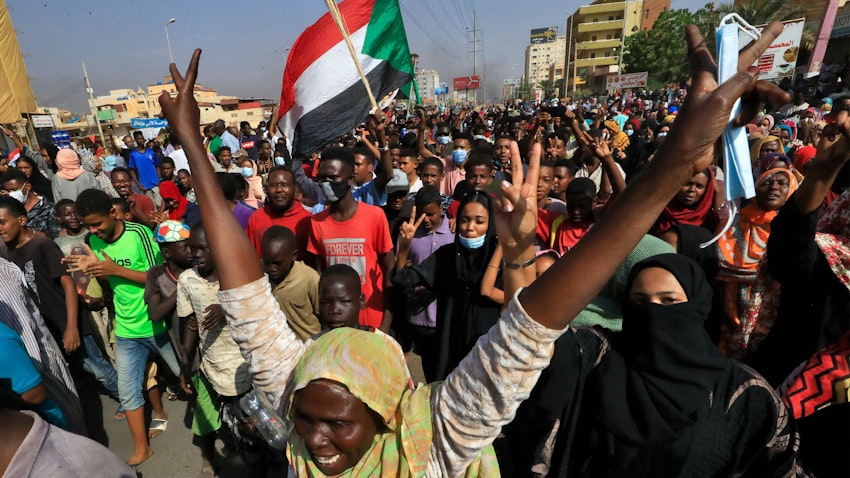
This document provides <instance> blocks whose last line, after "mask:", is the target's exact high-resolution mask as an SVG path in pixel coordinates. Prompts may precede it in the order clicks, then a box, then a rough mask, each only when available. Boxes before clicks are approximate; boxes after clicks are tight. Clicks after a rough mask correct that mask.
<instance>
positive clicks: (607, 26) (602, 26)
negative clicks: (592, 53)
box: [578, 19, 625, 33]
mask: <svg viewBox="0 0 850 478" xmlns="http://www.w3.org/2000/svg"><path fill="white" fill-rule="evenodd" d="M624 24H625V23H624V21H623V20H622V19H620V20H606V21H604V22H595V23H579V24H578V32H579V33H596V32H604V31H618V30H619V31H622V30H623V26H624Z"/></svg>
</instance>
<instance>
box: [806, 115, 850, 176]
mask: <svg viewBox="0 0 850 478" xmlns="http://www.w3.org/2000/svg"><path fill="white" fill-rule="evenodd" d="M848 159H850V113H848V112H847V111H840V112H839V113H838V115H837V116H836V118H835V123H832V124H828V125H826V126H825V127H824V129H823V133H822V134H821V135H820V140H819V141H818V144H817V153H816V155H815V158H814V161H816V162H817V161H830V162H834V163H844V162H845V161H847V160H848Z"/></svg>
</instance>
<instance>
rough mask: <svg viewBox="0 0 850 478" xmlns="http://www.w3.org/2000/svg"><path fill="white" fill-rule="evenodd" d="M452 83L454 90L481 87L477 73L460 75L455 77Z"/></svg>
mask: <svg viewBox="0 0 850 478" xmlns="http://www.w3.org/2000/svg"><path fill="white" fill-rule="evenodd" d="M453 83H454V89H455V91H459V90H477V89H478V88H480V87H481V78H480V77H479V76H478V75H475V76H461V77H460V78H455V79H454V82H453Z"/></svg>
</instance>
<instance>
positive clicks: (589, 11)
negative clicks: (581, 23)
mask: <svg viewBox="0 0 850 478" xmlns="http://www.w3.org/2000/svg"><path fill="white" fill-rule="evenodd" d="M625 10H626V2H616V3H600V4H598V5H585V6H583V7H579V8H578V14H579V15H582V16H583V15H593V14H596V15H602V14H605V13H622V12H624V11H625Z"/></svg>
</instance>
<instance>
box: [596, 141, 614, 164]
mask: <svg viewBox="0 0 850 478" xmlns="http://www.w3.org/2000/svg"><path fill="white" fill-rule="evenodd" d="M593 144H594V149H593V154H594V155H596V157H597V158H599V160H600V161H602V160H604V159H605V158H607V157H608V156H611V147H610V146H608V141H606V140H605V139H604V138H594V139H593Z"/></svg>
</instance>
